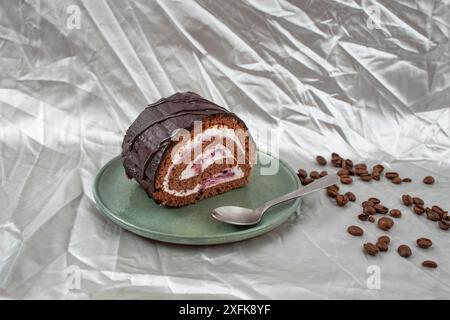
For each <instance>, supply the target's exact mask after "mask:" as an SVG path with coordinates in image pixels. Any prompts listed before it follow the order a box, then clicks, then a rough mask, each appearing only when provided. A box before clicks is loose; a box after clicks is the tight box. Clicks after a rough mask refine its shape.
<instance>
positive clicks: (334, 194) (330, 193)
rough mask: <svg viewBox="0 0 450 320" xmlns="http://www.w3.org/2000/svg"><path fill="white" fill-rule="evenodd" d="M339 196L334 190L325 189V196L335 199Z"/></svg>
mask: <svg viewBox="0 0 450 320" xmlns="http://www.w3.org/2000/svg"><path fill="white" fill-rule="evenodd" d="M338 194H339V192H338V191H336V190H334V189H329V188H327V195H328V196H329V197H331V198H336V196H337V195H338Z"/></svg>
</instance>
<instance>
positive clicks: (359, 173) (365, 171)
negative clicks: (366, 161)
mask: <svg viewBox="0 0 450 320" xmlns="http://www.w3.org/2000/svg"><path fill="white" fill-rule="evenodd" d="M355 174H356V175H357V176H361V175H363V174H369V171H367V170H366V169H355Z"/></svg>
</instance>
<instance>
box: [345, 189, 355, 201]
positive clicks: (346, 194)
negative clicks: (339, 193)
mask: <svg viewBox="0 0 450 320" xmlns="http://www.w3.org/2000/svg"><path fill="white" fill-rule="evenodd" d="M345 196H346V197H347V198H348V200H349V201H352V202H355V201H356V196H355V194H354V193H353V192H350V191H349V192H346V193H345Z"/></svg>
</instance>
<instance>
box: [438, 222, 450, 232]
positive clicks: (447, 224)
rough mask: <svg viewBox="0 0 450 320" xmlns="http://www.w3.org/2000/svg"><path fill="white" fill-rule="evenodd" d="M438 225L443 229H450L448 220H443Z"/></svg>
mask: <svg viewBox="0 0 450 320" xmlns="http://www.w3.org/2000/svg"><path fill="white" fill-rule="evenodd" d="M438 225H439V228H441V229H442V230H448V229H450V223H449V222H448V221H445V220H441V221H439V222H438Z"/></svg>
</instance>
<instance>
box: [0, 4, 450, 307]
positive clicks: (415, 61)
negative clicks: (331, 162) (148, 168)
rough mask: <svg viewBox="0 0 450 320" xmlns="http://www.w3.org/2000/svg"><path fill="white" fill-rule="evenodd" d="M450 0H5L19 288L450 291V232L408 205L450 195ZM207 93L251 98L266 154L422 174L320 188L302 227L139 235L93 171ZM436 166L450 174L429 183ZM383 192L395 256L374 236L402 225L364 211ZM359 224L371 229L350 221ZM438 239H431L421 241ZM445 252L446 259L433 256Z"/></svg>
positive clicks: (3, 201)
mask: <svg viewBox="0 0 450 320" xmlns="http://www.w3.org/2000/svg"><path fill="white" fill-rule="evenodd" d="M449 8H450V1H448V0H443V1H411V0H398V1H392V0H389V1H388V0H378V1H367V0H354V1H351V0H349V1H331V0H329V1H300V0H299V1H285V0H280V1H275V0H264V1H256V0H243V1H235V0H232V1H212V0H211V1H209V0H208V1H207V0H198V1H162V0H160V1H143V0H139V1H106V0H103V1H76V0H65V1H44V0H41V1H32V0H24V1H19V2H12V1H2V2H1V3H0V70H1V77H0V179H1V189H0V208H1V211H0V288H1V289H0V296H1V297H3V298H20V299H22V298H25V299H32V298H40V299H42V298H55V299H81V298H87V299H106V298H138V299H142V298H163V299H165V298H212V299H215V298H231V299H235V298H238V299H239V298H243V299H253V298H257V299H263V298H269V299H274V298H286V299H299V298H305V299H316V298H317V299H328V298H344V299H387V298H393V299H397V298H412V299H415V298H425V299H433V298H444V299H446V298H449V297H450V273H449V271H450V269H449V265H450V250H449V248H450V240H449V239H450V233H448V232H445V231H442V230H440V229H439V228H438V227H437V224H436V223H433V222H431V221H429V220H427V219H426V218H425V217H423V216H417V215H414V214H413V213H411V212H410V210H409V209H408V208H406V207H404V206H403V205H402V204H401V203H400V196H401V195H402V194H404V193H409V194H412V195H416V196H420V197H422V198H423V199H424V200H425V201H426V203H427V204H428V205H432V204H437V205H440V206H441V207H444V208H447V209H449V208H450V197H449V193H450V173H449V172H450V170H449V169H450V137H449V136H450V110H449V104H450V45H449V36H450V28H449V24H450V9H449ZM187 90H191V91H195V92H197V93H199V94H201V95H203V96H205V97H207V98H209V99H212V100H213V101H215V102H217V103H218V104H220V105H223V106H225V107H227V108H229V109H230V110H232V111H234V112H236V113H237V114H238V115H239V116H240V117H242V118H243V119H244V121H246V122H247V124H248V126H249V127H250V129H251V130H252V133H253V134H254V136H255V139H256V142H257V144H258V146H259V148H260V149H262V150H267V151H271V152H274V151H275V152H279V157H280V158H282V159H284V160H286V161H287V162H288V163H290V165H291V166H292V167H294V168H299V167H303V168H305V169H307V170H312V169H318V167H317V166H316V165H315V162H314V157H315V156H316V155H317V154H322V155H326V156H327V158H328V157H329V154H330V153H331V152H333V151H336V152H338V153H340V154H341V155H342V156H344V157H348V158H351V159H353V160H354V162H359V161H365V162H367V163H369V164H370V165H373V164H375V163H382V164H383V165H385V167H386V169H387V170H397V171H399V172H400V174H401V175H402V176H404V177H411V178H412V179H413V183H410V184H406V183H404V184H402V185H394V184H392V183H390V182H388V181H386V179H382V181H380V182H371V183H364V182H360V181H356V182H355V183H354V184H353V185H352V186H349V187H344V188H343V189H344V190H353V191H354V192H355V194H356V195H357V197H358V200H357V202H356V203H350V204H349V205H347V206H346V207H345V208H338V207H337V206H336V205H335V204H334V203H333V201H331V200H330V199H329V198H327V196H326V195H325V194H324V193H322V192H320V193H317V194H312V195H309V196H307V197H305V198H304V201H303V204H302V206H301V208H300V209H299V212H298V215H297V216H296V217H293V218H292V219H291V220H290V221H288V222H287V223H285V224H284V225H283V226H281V227H279V228H277V229H276V230H274V231H272V232H269V233H267V234H265V235H263V236H260V237H257V238H254V239H251V240H247V241H243V242H239V243H234V244H227V245H219V246H211V247H189V246H178V245H170V244H164V243H158V242H155V241H152V240H148V239H144V238H141V237H139V236H136V235H134V234H132V233H130V232H128V231H125V230H122V229H121V228H120V227H118V226H116V225H115V224H114V223H112V222H110V221H109V220H107V219H106V218H105V217H104V216H103V215H102V214H101V213H100V212H99V210H98V209H97V208H96V205H95V203H94V200H93V196H92V192H91V187H92V183H93V179H94V177H95V175H96V173H97V172H98V170H99V169H100V168H101V167H102V166H103V165H104V164H105V163H106V162H107V161H108V160H110V159H111V158H113V157H114V156H116V155H118V154H119V152H120V145H121V140H122V137H123V135H124V133H125V130H126V129H127V127H128V126H129V125H130V123H131V122H132V121H133V120H134V119H135V117H136V116H137V115H138V114H139V112H140V111H141V110H143V108H144V107H145V106H146V104H147V103H150V102H153V101H155V100H157V99H159V98H160V97H164V96H168V95H171V94H173V93H174V92H177V91H187ZM268 131H270V132H271V135H270V136H268V135H267V134H266V133H267V132H268ZM328 170H329V171H330V172H333V171H335V169H334V168H331V167H328ZM426 175H433V176H435V177H436V179H437V182H436V184H435V185H433V186H427V185H424V184H423V183H422V182H421V180H422V178H423V177H424V176H426ZM369 196H375V197H379V198H381V199H382V201H383V203H384V204H385V205H386V206H388V207H390V208H399V209H401V210H402V211H403V217H402V218H401V219H399V220H395V227H394V228H393V229H392V230H391V231H389V235H390V236H391V238H392V243H393V244H392V245H391V247H390V249H389V251H388V252H387V253H382V254H379V255H378V256H376V257H370V256H367V255H365V254H364V253H363V252H362V244H363V243H364V242H367V241H372V242H373V241H375V239H376V237H378V236H379V235H381V234H382V232H381V231H380V230H379V229H377V228H376V226H375V225H371V224H370V223H363V222H360V221H359V220H357V218H356V216H357V214H359V213H360V211H361V207H360V202H361V201H362V200H364V199H367V197H369ZM350 224H357V225H360V226H363V228H364V229H365V231H366V232H365V235H364V236H363V237H362V238H355V237H351V236H349V235H348V234H347V232H346V228H347V226H348V225H350ZM422 236H425V237H429V238H431V239H432V241H433V246H432V247H431V248H430V249H428V250H423V249H422V250H421V249H418V248H417V247H416V245H415V239H417V238H418V237H422ZM402 243H405V244H408V245H410V246H411V247H412V250H413V255H412V256H411V257H410V258H408V259H405V258H401V257H400V256H399V255H398V254H397V252H396V247H397V246H398V245H399V244H402ZM426 259H431V260H435V261H437V262H438V263H439V267H438V268H437V269H436V270H429V269H425V268H423V267H422V266H421V262H422V261H423V260H426ZM78 271H79V273H77V272H78ZM74 275H80V277H79V278H73V276H74ZM74 279H75V280H74ZM77 279H78V280H80V281H79V282H77V281H78V280H77Z"/></svg>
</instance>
